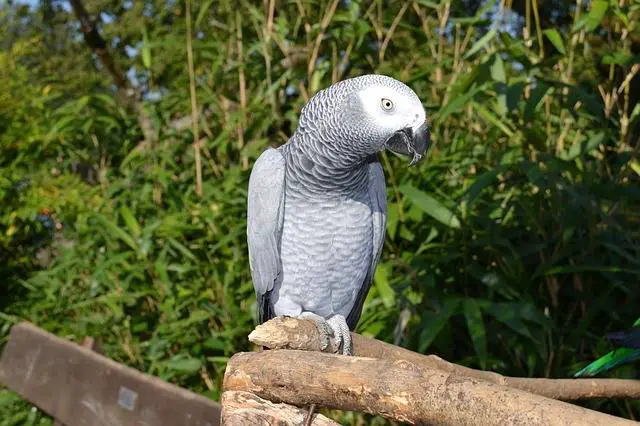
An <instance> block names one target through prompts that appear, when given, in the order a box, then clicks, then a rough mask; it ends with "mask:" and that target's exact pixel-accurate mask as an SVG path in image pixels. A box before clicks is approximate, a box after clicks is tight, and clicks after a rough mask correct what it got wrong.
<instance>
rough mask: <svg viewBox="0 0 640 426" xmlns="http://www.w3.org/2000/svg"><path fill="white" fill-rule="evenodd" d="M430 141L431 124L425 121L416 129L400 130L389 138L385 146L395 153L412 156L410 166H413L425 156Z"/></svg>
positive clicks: (406, 128)
mask: <svg viewBox="0 0 640 426" xmlns="http://www.w3.org/2000/svg"><path fill="white" fill-rule="evenodd" d="M429 142H430V139H429V126H428V125H427V123H426V122H425V123H423V124H422V125H421V126H420V127H418V129H416V130H413V129H412V128H411V127H405V128H404V129H400V130H398V131H397V132H395V133H394V134H393V135H391V137H390V138H389V139H387V141H386V142H385V147H386V148H387V149H390V150H391V151H393V152H395V153H398V154H404V155H410V156H412V158H411V163H409V166H413V165H414V164H416V163H417V162H418V161H420V160H421V159H422V157H424V154H425V152H427V149H428V148H429Z"/></svg>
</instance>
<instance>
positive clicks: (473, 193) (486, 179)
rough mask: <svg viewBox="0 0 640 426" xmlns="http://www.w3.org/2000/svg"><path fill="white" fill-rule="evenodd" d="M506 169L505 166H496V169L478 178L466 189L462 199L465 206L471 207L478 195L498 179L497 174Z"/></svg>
mask: <svg viewBox="0 0 640 426" xmlns="http://www.w3.org/2000/svg"><path fill="white" fill-rule="evenodd" d="M505 169H506V166H504V165H502V166H498V167H497V168H495V169H493V170H490V171H488V172H485V173H483V174H481V175H480V176H478V177H477V178H476V180H475V181H474V182H473V184H472V185H471V186H470V187H469V189H467V191H466V193H465V195H464V197H465V199H466V201H467V205H468V206H469V207H471V206H472V205H473V202H474V201H475V199H476V198H477V197H478V195H480V193H481V192H482V191H483V190H484V189H485V188H487V187H489V186H490V185H493V184H494V182H495V181H496V179H497V178H498V174H500V173H501V172H502V171H504V170H505Z"/></svg>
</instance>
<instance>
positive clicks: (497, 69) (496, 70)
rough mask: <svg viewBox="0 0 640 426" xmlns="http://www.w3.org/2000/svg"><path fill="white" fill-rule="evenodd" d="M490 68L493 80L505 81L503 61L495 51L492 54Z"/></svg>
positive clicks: (505, 74)
mask: <svg viewBox="0 0 640 426" xmlns="http://www.w3.org/2000/svg"><path fill="white" fill-rule="evenodd" d="M490 70H491V78H492V79H493V81H498V82H500V83H506V82H507V73H506V71H505V69H504V61H503V60H502V58H501V57H500V54H498V53H496V54H494V55H493V62H492V63H491V67H490Z"/></svg>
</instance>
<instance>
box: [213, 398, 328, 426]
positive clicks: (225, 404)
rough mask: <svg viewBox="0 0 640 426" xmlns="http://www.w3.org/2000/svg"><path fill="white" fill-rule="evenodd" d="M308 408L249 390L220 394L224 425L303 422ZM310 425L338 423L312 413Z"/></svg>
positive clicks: (294, 425) (285, 425) (287, 425)
mask: <svg viewBox="0 0 640 426" xmlns="http://www.w3.org/2000/svg"><path fill="white" fill-rule="evenodd" d="M307 413H308V410H306V409H303V408H298V407H295V406H293V405H289V404H283V403H280V404H276V403H273V402H271V401H267V400H266V399H262V398H260V397H259V396H256V395H254V394H252V393H249V392H243V391H227V392H224V393H223V394H222V422H221V424H223V425H225V426H245V425H264V424H268V425H282V426H298V425H301V424H303V422H304V420H305V418H306V416H307ZM311 425H312V426H338V423H336V422H334V421H333V420H331V419H329V418H327V417H325V416H323V415H322V414H318V413H316V414H314V416H313V420H312V421H311Z"/></svg>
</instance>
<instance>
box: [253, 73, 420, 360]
mask: <svg viewBox="0 0 640 426" xmlns="http://www.w3.org/2000/svg"><path fill="white" fill-rule="evenodd" d="M429 142H430V140H429V127H428V124H427V122H426V113H425V110H424V108H423V106H422V103H421V102H420V99H418V96H417V95H416V94H415V93H414V91H413V90H411V89H410V88H409V87H408V86H406V85H405V84H404V83H401V82H400V81H398V80H395V79H393V78H391V77H387V76H383V75H363V76H360V77H355V78H351V79H347V80H343V81H340V82H338V83H336V84H333V85H332V86H330V87H328V88H327V89H324V90H322V91H320V92H318V93H317V94H316V95H315V96H313V97H312V98H311V99H310V100H309V102H308V103H307V104H306V105H305V106H304V107H303V108H302V111H301V113H300V119H299V123H298V127H297V128H296V130H295V132H294V134H293V136H291V138H290V139H289V140H288V142H287V143H285V144H284V145H282V146H280V147H278V148H268V149H266V150H265V151H264V152H263V153H262V154H261V155H260V156H259V158H258V159H257V161H256V162H255V164H254V166H253V169H252V171H251V176H250V178H249V191H248V199H247V243H248V247H249V265H250V269H251V277H252V281H253V286H254V288H255V293H256V297H257V304H258V317H259V318H258V320H259V322H260V323H263V322H265V321H267V320H269V319H271V318H273V317H275V316H282V315H284V316H293V317H303V318H310V319H313V320H314V321H316V322H317V323H318V325H319V328H320V330H321V331H322V333H323V336H324V338H325V339H324V345H325V347H326V345H327V344H328V342H329V339H330V337H333V338H334V339H336V341H337V342H338V345H339V349H338V352H339V353H342V354H345V355H351V354H352V344H351V335H350V333H349V331H350V330H354V329H355V327H356V325H357V323H358V320H359V319H360V314H361V313H362V306H363V304H364V300H365V298H366V296H367V294H368V292H369V289H370V287H371V283H372V281H373V276H374V272H375V269H376V265H377V263H378V260H379V259H380V253H381V251H382V245H383V243H384V236H385V228H386V222H387V200H386V187H385V181H384V174H383V171H382V166H381V164H380V161H379V159H378V153H379V152H380V151H382V150H384V149H389V150H391V151H394V152H396V153H399V154H404V155H408V156H410V157H411V162H410V164H411V165H412V164H415V163H416V162H418V161H419V160H420V159H421V158H422V157H423V156H424V154H425V152H426V150H427V148H428V145H429Z"/></svg>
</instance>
